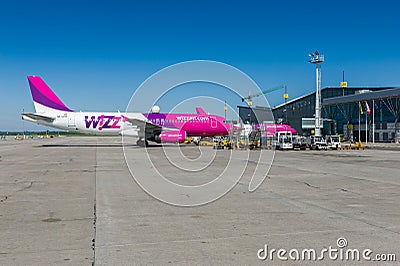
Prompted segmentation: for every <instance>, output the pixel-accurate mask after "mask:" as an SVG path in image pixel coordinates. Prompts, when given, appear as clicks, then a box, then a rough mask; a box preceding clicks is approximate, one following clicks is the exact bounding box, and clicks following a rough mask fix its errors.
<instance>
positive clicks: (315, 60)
mask: <svg viewBox="0 0 400 266" xmlns="http://www.w3.org/2000/svg"><path fill="white" fill-rule="evenodd" d="M308 56H309V57H310V59H309V60H308V62H310V63H311V64H315V75H316V90H315V136H317V137H320V136H321V70H320V68H319V64H321V63H322V62H324V56H323V55H320V54H319V53H318V51H315V53H310V54H308Z"/></svg>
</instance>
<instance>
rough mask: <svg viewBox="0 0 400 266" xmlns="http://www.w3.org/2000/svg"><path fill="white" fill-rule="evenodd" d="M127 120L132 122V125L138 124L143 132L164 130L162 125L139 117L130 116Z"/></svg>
mask: <svg viewBox="0 0 400 266" xmlns="http://www.w3.org/2000/svg"><path fill="white" fill-rule="evenodd" d="M127 121H128V122H130V123H132V125H134V126H137V127H138V128H140V131H142V132H146V133H150V134H155V133H161V131H162V130H163V127H162V126H159V125H156V124H153V123H151V122H148V121H144V120H142V119H139V118H128V119H127Z"/></svg>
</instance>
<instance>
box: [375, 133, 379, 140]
mask: <svg viewBox="0 0 400 266" xmlns="http://www.w3.org/2000/svg"><path fill="white" fill-rule="evenodd" d="M375 141H379V133H375Z"/></svg>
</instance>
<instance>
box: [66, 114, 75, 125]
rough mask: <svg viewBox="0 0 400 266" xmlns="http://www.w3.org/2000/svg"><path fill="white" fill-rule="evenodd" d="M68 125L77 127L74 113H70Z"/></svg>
mask: <svg viewBox="0 0 400 266" xmlns="http://www.w3.org/2000/svg"><path fill="white" fill-rule="evenodd" d="M68 127H76V124H75V114H74V113H69V114H68Z"/></svg>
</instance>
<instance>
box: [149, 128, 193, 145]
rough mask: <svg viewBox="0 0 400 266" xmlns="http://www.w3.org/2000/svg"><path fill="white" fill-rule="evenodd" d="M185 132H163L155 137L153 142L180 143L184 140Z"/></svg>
mask: <svg viewBox="0 0 400 266" xmlns="http://www.w3.org/2000/svg"><path fill="white" fill-rule="evenodd" d="M186 136H187V134H186V131H184V130H171V131H164V132H162V133H161V134H160V135H157V136H156V138H155V141H156V142H157V143H182V142H183V141H185V139H186Z"/></svg>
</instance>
